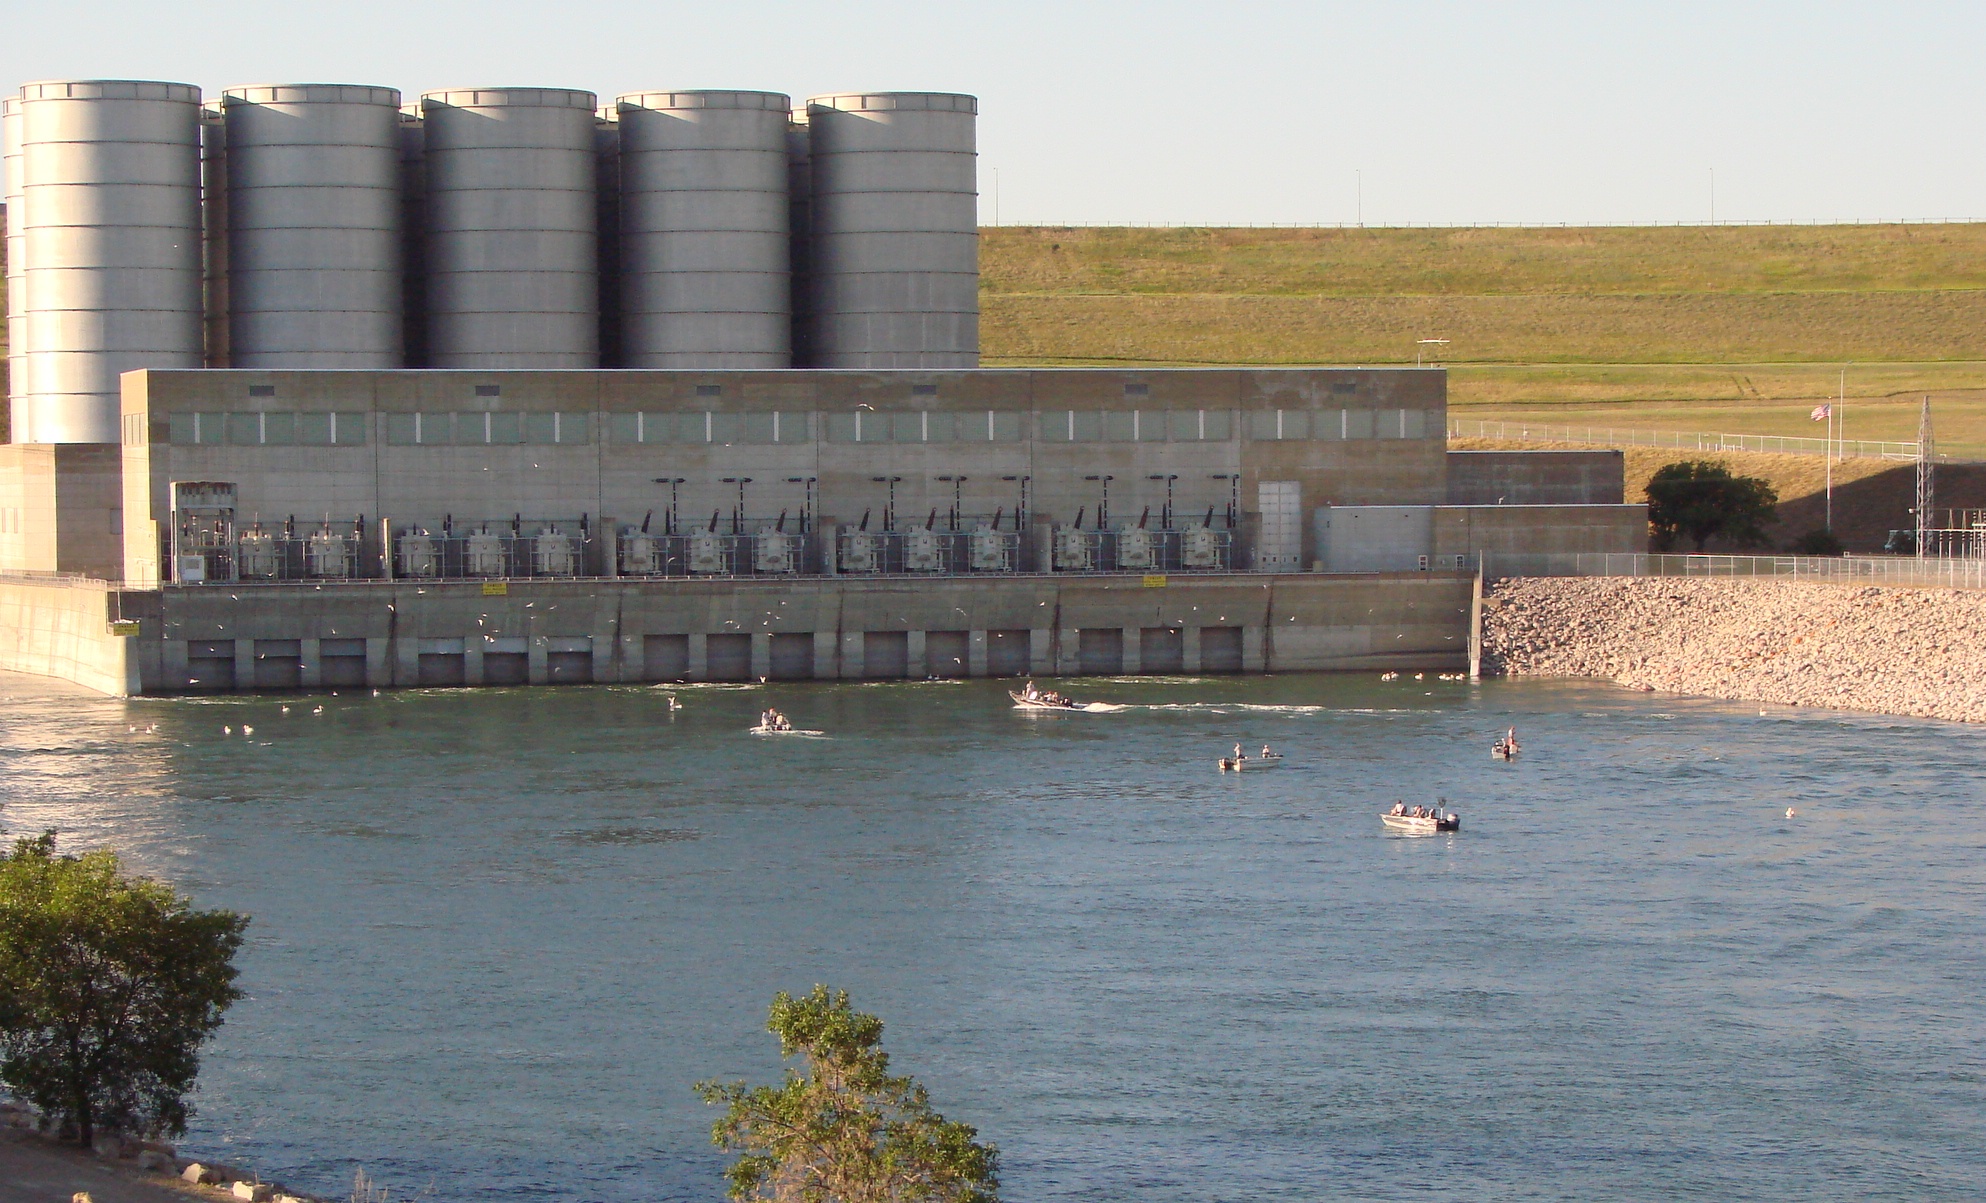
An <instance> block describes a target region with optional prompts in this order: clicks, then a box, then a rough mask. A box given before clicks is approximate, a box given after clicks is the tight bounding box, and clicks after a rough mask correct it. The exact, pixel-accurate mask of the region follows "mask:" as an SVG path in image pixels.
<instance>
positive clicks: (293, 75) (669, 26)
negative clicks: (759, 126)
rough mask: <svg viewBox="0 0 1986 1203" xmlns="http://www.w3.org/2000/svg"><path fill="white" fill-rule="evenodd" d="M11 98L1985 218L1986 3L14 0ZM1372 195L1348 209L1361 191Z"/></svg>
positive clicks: (1083, 166)
mask: <svg viewBox="0 0 1986 1203" xmlns="http://www.w3.org/2000/svg"><path fill="white" fill-rule="evenodd" d="M0 18H4V22H5V23H4V26H0V28H4V30H5V31H6V36H5V37H4V38H0V81H4V82H5V83H6V86H9V87H11V86H12V85H13V84H14V83H17V82H20V81H25V80H28V79H41V78H55V77H77V76H119V77H142V78H153V79H175V80H184V81H186V82H190V83H197V84H199V85H201V86H202V87H203V88H205V89H207V90H208V92H209V93H210V94H211V93H215V92H218V91H219V90H220V89H221V88H223V87H226V86H229V85H232V84H239V83H275V82H292V81H303V80H312V81H320V80H326V81H341V82H344V81H349V82H359V83H382V84H388V85H393V86H397V87H399V88H401V89H403V90H405V91H406V92H408V93H409V94H410V95H411V94H413V93H416V92H419V91H421V90H423V89H429V88H437V87H445V86H460V85H464V84H550V85H557V86H565V87H578V88H588V89H591V90H593V91H596V92H598V93H600V94H601V95H602V96H603V97H611V96H613V95H614V94H615V93H618V92H625V91H633V90H637V89H649V88H681V87H743V88H763V89H767V90H773V91H785V92H789V93H791V94H793V95H794V96H796V97H800V96H805V95H807V94H810V93H818V92H830V91H847V90H856V89H864V90H882V89H935V90H948V91H962V92H972V93H975V94H977V95H978V96H979V97H980V98H981V114H982V116H981V124H980V151H981V157H980V166H981V171H980V184H981V191H982V194H983V197H982V216H983V218H984V219H985V220H987V221H991V220H993V218H994V215H995V214H994V193H995V172H996V170H997V173H998V193H999V205H998V207H999V214H998V216H999V219H1000V220H1001V221H1003V222H1006V223H1009V224H1014V223H1021V222H1054V221H1068V222H1123V221H1134V222H1155V223H1213V224H1228V223H1233V224H1242V223H1250V222H1260V223H1267V222H1303V223H1309V222H1324V223H1329V222H1352V221H1356V220H1359V219H1360V218H1361V217H1362V218H1363V219H1364V220H1365V221H1366V222H1367V223H1369V224H1399V223H1417V224H1418V223H1429V222H1432V223H1437V224H1468V223H1471V222H1497V221H1502V222H1538V223H1548V222H1575V223H1576V222H1589V221H1592V222H1616V223H1619V222H1656V221H1659V222H1671V221H1703V220H1706V219H1708V218H1709V217H1710V216H1711V204H1712V188H1713V185H1712V177H1713V173H1714V177H1715V185H1714V187H1715V205H1716V216H1717V217H1718V218H1719V219H1720V220H1736V219H1746V220H1763V219H1774V220H1788V219H1792V220H1807V219H1851V220H1852V219H1871V220H1872V219H1877V218H1913V219H1917V218H1929V219H1939V218H1952V219H1963V218H1981V217H1986V137H1982V133H1986V130H1983V129H1982V127H1983V126H1986V69H1982V68H1981V67H1980V65H1979V62H1978V59H1979V55H1980V54H1981V52H1982V49H1986V4H1981V3H1978V2H1977V0H1975V2H1974V3H1972V4H1933V3H1908V2H1905V3H1887V4H1877V3H1854V4H1845V3H1826V2H1809V3H1804V4H1795V3H1744V2H1742V0H1737V2H1727V3H1697V2H1695V0H1671V2H1668V3H1639V2H1636V3H1611V4H1609V3H1597V2H1596V3H1583V4H1559V3H1432V2H1429V3H1419V2H1411V0H1409V2H1390V3H1389V2H1387V0H1370V2H1368V3H1365V4H1341V3H1309V4H1301V3H1282V2H1266V0H1264V2H1247V0H1242V2H1238V3H1232V2H1231V3H1218V4H1216V3H1203V4H1186V3H1171V2H1157V3H1145V4H1082V3H1063V4H1050V3H1018V2H1017V3H1004V4H1002V3H967V2H960V0H953V2H949V3H941V2H928V3H902V2H899V0H864V2H862V3H841V4H828V3H812V4H797V3H754V2H752V0H729V2H724V3H718V2H714V0H713V2H706V3H702V4H695V5H688V4H658V3H640V2H637V0H621V2H619V3H611V2H610V3H597V2H596V3H591V4H585V5H579V4H555V3H548V2H540V3H515V2H512V0H481V2H479V3H457V2H455V0H415V2H413V3H396V4H385V3H377V2H374V0H342V2H340V3H335V4H334V3H283V2H280V0H268V2H265V3H261V4H254V5H188V4H161V3H159V2H158V0H147V2H131V0H88V2H87V3H78V4H53V3H46V2H43V3H34V4H28V3H21V2H18V0H0ZM1361 197H1362V199H1361Z"/></svg>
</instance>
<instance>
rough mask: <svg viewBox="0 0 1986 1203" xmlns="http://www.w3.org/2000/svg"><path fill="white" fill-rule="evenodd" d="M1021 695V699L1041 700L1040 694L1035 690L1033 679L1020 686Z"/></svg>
mask: <svg viewBox="0 0 1986 1203" xmlns="http://www.w3.org/2000/svg"><path fill="white" fill-rule="evenodd" d="M1021 697H1022V699H1023V700H1025V701H1029V702H1038V701H1040V700H1041V695H1040V694H1039V693H1036V692H1035V688H1034V682H1033V681H1029V682H1028V683H1027V684H1025V685H1023V686H1021Z"/></svg>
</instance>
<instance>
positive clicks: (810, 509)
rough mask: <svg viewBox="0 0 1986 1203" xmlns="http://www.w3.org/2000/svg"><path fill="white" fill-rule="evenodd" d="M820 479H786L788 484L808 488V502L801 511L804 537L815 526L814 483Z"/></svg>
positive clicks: (800, 477) (794, 477)
mask: <svg viewBox="0 0 1986 1203" xmlns="http://www.w3.org/2000/svg"><path fill="white" fill-rule="evenodd" d="M819 479H820V477H818V476H789V477H787V478H786V483H787V484H789V485H805V486H806V487H807V500H806V502H805V504H803V505H802V506H801V509H800V533H801V534H803V535H804V534H806V533H807V531H808V530H809V529H810V528H811V527H812V526H813V524H814V482H815V481H817V480H819Z"/></svg>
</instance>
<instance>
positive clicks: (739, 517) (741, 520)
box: [719, 476, 752, 535]
mask: <svg viewBox="0 0 1986 1203" xmlns="http://www.w3.org/2000/svg"><path fill="white" fill-rule="evenodd" d="M719 479H721V480H723V482H724V483H725V484H727V485H737V486H738V508H737V509H735V510H732V511H731V533H732V534H734V535H742V534H744V533H745V486H746V485H748V484H750V483H752V478H751V477H749V476H725V477H720V478H719Z"/></svg>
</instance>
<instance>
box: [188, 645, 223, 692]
mask: <svg viewBox="0 0 1986 1203" xmlns="http://www.w3.org/2000/svg"><path fill="white" fill-rule="evenodd" d="M186 686H187V688H188V689H194V690H200V691H203V692H204V691H207V690H218V689H233V688H234V640H232V639H222V640H217V641H212V642H204V643H203V642H189V643H187V645H186Z"/></svg>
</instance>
